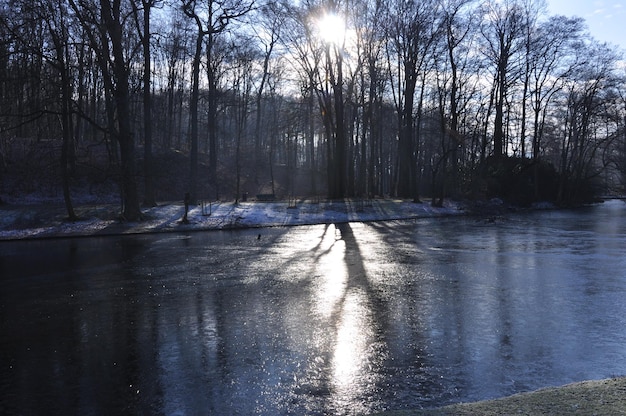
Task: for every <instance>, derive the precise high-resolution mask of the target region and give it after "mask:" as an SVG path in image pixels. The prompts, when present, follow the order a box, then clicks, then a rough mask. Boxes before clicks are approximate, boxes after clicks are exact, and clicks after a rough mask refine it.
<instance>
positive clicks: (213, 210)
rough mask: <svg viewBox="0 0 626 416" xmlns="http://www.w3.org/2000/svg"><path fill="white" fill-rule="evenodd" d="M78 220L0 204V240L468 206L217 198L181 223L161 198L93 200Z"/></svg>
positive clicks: (402, 214)
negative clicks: (128, 202)
mask: <svg viewBox="0 0 626 416" xmlns="http://www.w3.org/2000/svg"><path fill="white" fill-rule="evenodd" d="M75 210H76V212H77V214H78V216H79V217H80V220H78V221H74V222H70V221H68V220H67V213H66V212H65V211H64V207H63V206H62V205H32V206H7V205H4V206H0V241H16V240H32V239H50V238H65V237H91V236H94V237H95V236H111V235H138V234H147V233H164V232H190V231H213V230H239V229H254V228H269V227H286V226H298V225H316V224H329V223H336V224H338V223H347V222H373V221H401V220H415V219H421V218H434V217H449V216H462V215H468V214H469V211H467V209H466V207H465V206H463V205H462V204H460V203H458V202H454V201H446V204H444V206H443V207H433V206H431V205H430V204H429V203H414V202H409V201H406V200H399V199H374V200H358V199H346V200H342V201H332V200H331V201H320V202H317V201H309V200H306V201H299V202H297V203H296V204H293V205H290V204H289V203H288V202H287V201H272V202H265V201H263V202H257V201H251V202H240V203H238V204H234V202H233V201H226V202H221V201H220V202H215V203H212V204H211V205H210V206H202V205H196V206H193V207H190V210H189V213H188V223H183V222H182V218H183V216H184V211H185V209H184V205H183V204H182V203H180V202H162V203H161V204H160V205H158V206H156V207H153V208H144V209H143V210H142V211H143V213H144V216H145V218H144V219H143V220H141V221H135V222H126V221H122V220H121V219H120V215H119V205H115V204H93V205H83V206H79V207H77V208H76V209H75Z"/></svg>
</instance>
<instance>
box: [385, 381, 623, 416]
mask: <svg viewBox="0 0 626 416" xmlns="http://www.w3.org/2000/svg"><path fill="white" fill-rule="evenodd" d="M383 415H384V416H422V415H427V416H447V415H461V416H463V415H472V416H474V415H480V416H491V415H493V416H496V415H498V416H500V415H557V416H558V415H603V416H604V415H626V377H622V378H612V379H607V380H600V381H585V382H581V383H574V384H568V385H566V386H563V387H551V388H546V389H541V390H537V391H534V392H530V393H521V394H516V395H514V396H510V397H505V398H502V399H496V400H488V401H483V402H477V403H462V404H455V405H451V406H446V407H442V408H439V409H433V410H415V411H398V412H387V413H383Z"/></svg>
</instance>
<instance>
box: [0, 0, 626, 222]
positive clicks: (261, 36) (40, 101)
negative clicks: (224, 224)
mask: <svg viewBox="0 0 626 416" xmlns="http://www.w3.org/2000/svg"><path fill="white" fill-rule="evenodd" d="M0 5H1V6H0V195H2V196H3V197H4V198H5V199H9V197H10V198H12V200H19V198H20V197H24V196H26V195H28V194H30V193H35V192H43V193H45V194H47V195H50V196H51V197H58V199H59V201H61V200H62V201H63V202H64V204H65V207H66V209H67V213H68V217H69V218H75V217H76V214H75V208H74V206H75V204H76V203H77V202H76V200H77V199H78V198H79V196H84V195H85V194H89V193H92V194H95V195H103V196H102V198H106V197H111V196H113V198H115V199H116V200H119V202H120V204H121V210H122V214H123V217H124V218H126V219H127V220H136V219H139V218H141V215H142V214H141V209H142V206H154V205H155V204H156V203H157V201H164V200H182V199H183V195H185V194H189V200H190V202H191V203H197V202H198V201H210V200H217V199H223V198H230V199H234V200H235V201H236V202H237V201H240V200H242V199H246V198H254V197H255V196H256V197H258V198H259V199H263V198H286V197H314V198H320V197H324V198H326V197H327V198H332V199H341V198H362V199H367V198H377V197H397V198H406V199H410V200H413V201H415V202H422V200H423V199H424V200H425V199H426V198H428V202H429V203H432V204H435V205H437V204H439V205H440V204H442V202H443V199H444V198H459V199H465V198H467V199H485V198H494V197H498V198H502V199H504V200H506V201H509V202H511V203H514V204H518V205H528V204H531V203H533V202H535V201H552V202H554V203H556V204H573V203H578V202H581V201H587V200H589V199H590V198H593V197H594V196H597V195H607V194H623V192H624V183H625V180H626V64H625V57H624V51H621V50H620V49H619V48H618V47H617V46H615V45H610V44H605V43H601V42H599V41H597V40H595V39H594V38H593V36H592V35H591V34H590V33H588V30H587V28H586V25H585V21H584V20H583V19H582V18H570V17H565V16H559V15H550V14H548V12H547V5H546V3H545V1H544V0H419V1H418V0H389V1H382V0H0Z"/></svg>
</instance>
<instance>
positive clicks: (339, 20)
mask: <svg viewBox="0 0 626 416" xmlns="http://www.w3.org/2000/svg"><path fill="white" fill-rule="evenodd" d="M317 30H318V31H319V35H320V37H321V38H322V39H323V40H324V42H327V43H332V44H334V45H341V44H342V43H343V41H344V39H345V37H346V22H345V20H344V19H343V17H341V16H339V15H338V14H335V13H327V14H325V15H324V16H322V17H321V18H320V19H319V20H318V21H317Z"/></svg>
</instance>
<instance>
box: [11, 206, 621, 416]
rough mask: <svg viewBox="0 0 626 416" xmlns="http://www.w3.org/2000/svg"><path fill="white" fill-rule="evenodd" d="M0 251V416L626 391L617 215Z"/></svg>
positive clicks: (100, 241) (297, 407)
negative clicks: (598, 386)
mask: <svg viewBox="0 0 626 416" xmlns="http://www.w3.org/2000/svg"><path fill="white" fill-rule="evenodd" d="M259 233H260V234H261V238H260V239H259V238H258V234H259ZM0 253H1V256H0V276H1V277H0V366H1V368H0V414H9V415H10V414H25V415H29V414H80V415H92V414H93V415H99V414H164V415H237V414H240V415H253V414H260V415H281V414H285V415H286V414H307V415H322V414H324V415H325V414H338V415H342V414H367V413H370V412H375V411H383V410H389V409H407V408H421V407H426V408H430V407H435V406H440V405H445V404H449V403H454V402H459V401H474V400H480V399H488V398H494V397H499V396H505V395H510V394H513V393H516V392H522V391H528V390H533V389H536V388H540V387H545V386H552V385H560V384H565V383H569V382H574V381H580V380H585V379H600V378H605V377H611V376H616V375H626V204H625V203H624V202H621V201H610V202H607V203H605V204H603V205H599V206H596V207H592V208H586V209H581V210H575V211H550V212H536V213H530V214H516V215H510V216H507V217H506V218H501V219H497V220H496V221H495V223H492V222H488V221H484V220H481V219H477V218H446V219H423V220H416V221H405V222H390V223H368V224H360V223H359V224H343V225H328V226H326V225H320V226H307V227H294V228H273V229H263V230H260V231H259V230H249V231H237V232H208V233H206V232H204V233H203V232H196V233H190V234H186V235H182V234H159V235H147V236H135V237H124V238H118V237H101V238H81V239H59V240H48V241H30V242H6V243H0Z"/></svg>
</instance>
